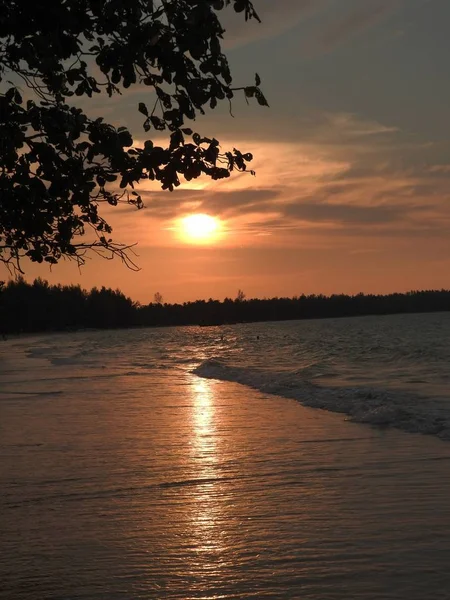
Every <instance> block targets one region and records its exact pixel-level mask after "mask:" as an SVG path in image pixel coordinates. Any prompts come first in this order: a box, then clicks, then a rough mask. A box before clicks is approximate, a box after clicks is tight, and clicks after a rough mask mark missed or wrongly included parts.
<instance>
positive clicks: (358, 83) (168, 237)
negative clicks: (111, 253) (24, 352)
mask: <svg viewBox="0 0 450 600" xmlns="http://www.w3.org/2000/svg"><path fill="white" fill-rule="evenodd" d="M255 6H256V7H257V8H258V9H259V12H260V14H261V17H262V18H263V21H264V24H263V25H262V26H258V25H257V24H255V23H248V24H245V23H242V22H240V21H236V20H230V21H229V23H228V34H229V35H228V37H227V47H228V53H229V57H230V62H231V65H232V68H233V72H234V75H235V82H236V84H241V83H245V82H247V81H252V79H253V74H254V72H255V71H258V73H259V74H260V75H261V77H262V79H263V89H264V92H265V94H266V96H267V97H268V100H269V103H270V106H271V107H270V109H267V108H262V107H259V106H257V105H252V106H247V105H246V103H245V102H244V101H243V100H242V99H240V100H237V101H236V102H235V105H234V109H233V112H234V114H235V118H231V117H230V115H229V114H228V111H227V110H225V109H224V108H221V109H218V110H216V111H214V112H211V113H210V114H208V115H207V116H206V117H205V118H203V119H199V120H198V122H196V123H195V124H194V127H193V128H194V129H195V130H197V131H199V133H201V134H202V135H210V136H215V137H217V138H218V139H219V140H220V142H221V144H222V147H223V148H232V147H237V148H239V149H240V150H242V151H245V152H252V153H253V155H254V157H255V160H254V163H253V164H252V168H254V169H255V170H256V172H257V174H256V177H252V176H251V175H248V174H244V175H239V174H237V175H235V176H234V177H231V178H230V179H228V180H225V181H220V182H212V181H209V180H207V179H199V180H197V181H195V182H191V183H190V184H187V185H183V186H181V188H180V189H179V190H177V191H176V192H174V193H169V192H162V191H160V190H159V189H158V188H157V187H149V186H148V185H147V186H142V187H141V191H142V195H143V199H144V202H145V205H146V208H145V209H144V210H142V211H139V212H136V211H135V210H133V209H131V208H128V207H125V208H123V207H121V208H118V209H114V210H113V209H111V214H110V217H108V218H110V221H111V223H112V224H113V226H114V237H115V239H116V240H117V241H122V242H125V243H134V242H138V246H137V248H136V252H137V254H138V256H137V257H136V262H137V264H138V265H139V266H140V268H141V270H140V271H139V272H137V273H135V272H131V271H128V270H127V269H126V268H125V267H124V266H123V265H122V264H121V263H119V262H117V261H114V262H109V261H102V260H101V259H99V258H95V257H92V259H91V260H88V264H87V265H86V266H85V267H83V268H82V269H81V271H79V270H78V268H77V267H76V266H75V265H74V264H71V263H67V262H63V263H62V264H61V265H58V266H57V267H54V268H53V270H52V271H51V272H50V271H49V270H48V268H47V267H42V266H39V265H31V266H30V265H29V264H26V265H24V266H25V267H26V276H27V278H29V279H32V278H33V277H35V276H41V277H44V278H46V279H48V280H49V281H51V282H54V283H56V282H61V283H69V282H75V283H80V284H81V285H82V286H83V287H86V288H89V287H91V286H94V285H97V286H101V285H105V286H111V287H114V288H116V287H119V288H121V289H122V290H123V291H124V292H125V293H126V294H128V295H130V296H131V297H132V298H133V299H135V300H139V301H141V302H149V301H151V300H152V298H153V295H154V293H155V292H157V291H159V292H160V293H161V294H162V295H163V297H164V299H165V300H166V301H168V302H174V301H185V300H191V299H195V298H209V297H214V298H223V297H225V296H232V297H234V296H235V295H236V292H237V290H238V288H242V289H244V291H245V292H246V293H247V295H248V296H282V295H283V296H292V295H295V294H301V293H327V294H328V293H333V292H337V293H339V292H345V293H357V292H359V291H364V292H378V293H383V292H392V291H406V290H409V289H425V288H442V287H447V288H448V287H450V284H449V278H448V273H449V267H450V236H449V225H450V212H449V200H450V185H449V184H450V145H449V142H448V140H449V139H450V136H449V134H450V125H449V123H450V118H449V115H448V112H449V111H448V105H449V102H448V101H449V99H450V98H449V96H450V77H449V76H448V73H447V60H446V59H447V58H448V55H449V52H447V53H446V50H447V51H450V47H449V46H450V42H449V41H448V36H447V31H446V28H445V27H444V25H443V24H444V23H446V22H448V19H449V17H450V5H449V4H448V3H446V2H443V1H441V0H407V1H406V0H403V1H402V0H389V2H388V1H387V0H386V1H385V0H365V2H364V3H361V2H360V0H358V1H357V0H340V1H339V2H337V1H336V0H317V1H316V2H309V1H307V0H277V3H276V8H277V10H274V3H273V2H271V1H270V0H256V1H255ZM230 16H231V13H230ZM441 23H442V25H441ZM145 94H148V93H147V92H143V91H142V90H139V89H138V90H134V91H130V92H127V93H125V94H124V95H123V96H122V97H121V98H119V99H117V100H115V101H114V102H111V101H109V100H108V99H106V98H105V99H104V101H103V102H104V103H101V102H100V101H99V100H98V99H96V100H95V101H94V102H93V103H92V105H88V104H86V107H85V108H86V110H88V111H89V110H90V111H91V113H92V114H104V116H105V117H106V118H107V119H110V120H111V121H112V122H114V123H116V124H126V125H127V126H129V127H130V129H131V131H132V132H133V134H134V136H135V140H142V139H144V137H143V136H144V133H143V131H142V128H141V118H140V117H141V116H140V115H139V114H138V113H137V103H138V102H139V101H141V100H143V101H145V100H146V97H145ZM196 212H201V213H206V214H209V215H212V216H214V217H217V218H218V219H220V221H221V223H222V234H221V235H220V236H219V237H218V238H213V239H212V240H211V241H210V243H207V244H202V245H196V244H192V243H189V242H188V241H186V240H184V241H183V240H180V237H179V236H177V235H176V231H174V227H176V224H177V222H178V220H179V219H180V218H181V217H183V216H184V215H187V214H190V213H196ZM6 277H7V273H6V272H4V273H3V272H2V271H0V278H6Z"/></svg>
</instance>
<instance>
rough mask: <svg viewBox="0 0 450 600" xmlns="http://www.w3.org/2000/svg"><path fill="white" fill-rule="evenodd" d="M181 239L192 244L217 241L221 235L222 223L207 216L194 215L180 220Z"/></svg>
mask: <svg viewBox="0 0 450 600" xmlns="http://www.w3.org/2000/svg"><path fill="white" fill-rule="evenodd" d="M179 232H180V236H181V238H182V239H183V240H184V241H185V242H188V243H191V244H205V243H211V242H214V241H217V240H218V239H219V237H220V233H221V222H220V220H219V219H217V218H216V217H211V216H210V215H206V214H202V213H199V214H193V215H188V216H187V217H183V218H182V219H181V220H180V225H179Z"/></svg>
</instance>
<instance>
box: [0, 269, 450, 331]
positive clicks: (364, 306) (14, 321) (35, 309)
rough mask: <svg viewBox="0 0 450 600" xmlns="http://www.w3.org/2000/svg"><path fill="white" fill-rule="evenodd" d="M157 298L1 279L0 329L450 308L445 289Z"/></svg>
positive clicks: (218, 321)
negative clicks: (176, 299) (138, 299)
mask: <svg viewBox="0 0 450 600" xmlns="http://www.w3.org/2000/svg"><path fill="white" fill-rule="evenodd" d="M155 296H156V297H159V298H160V299H161V301H158V302H151V303H149V304H147V305H141V304H139V303H137V302H133V300H131V298H128V297H127V296H125V295H124V294H123V293H122V292H121V291H120V290H112V289H109V288H105V287H102V288H101V289H98V288H93V289H92V290H90V291H86V290H84V289H83V288H81V287H80V286H78V285H70V286H63V285H50V284H49V283H48V282H47V281H44V280H42V279H36V280H35V281H34V282H33V283H31V284H30V283H27V282H26V281H25V280H24V279H22V278H19V279H17V280H16V281H9V282H8V283H7V284H1V282H0V333H3V334H8V333H19V332H38V331H70V330H77V329H85V328H100V329H104V328H122V327H149V326H167V325H205V326H206V325H223V324H230V323H242V322H254V321H279V320H291V319H321V318H330V317H349V316H358V315H384V314H394V313H417V312H437V311H448V310H450V291H449V290H429V291H412V292H408V293H405V294H388V295H384V296H382V295H372V294H357V295H355V296H347V295H344V294H339V295H337V294H336V295H332V296H323V295H310V296H305V295H301V296H296V297H294V298H270V299H258V298H254V299H248V300H247V299H245V295H244V294H243V293H242V292H241V291H239V294H238V297H237V298H236V299H231V298H225V300H223V301H219V300H213V299H210V300H207V301H206V300H196V301H195V302H185V303H184V304H167V303H165V304H163V302H162V298H161V297H160V296H159V295H158V294H156V295H155Z"/></svg>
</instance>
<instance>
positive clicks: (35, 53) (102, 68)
mask: <svg viewBox="0 0 450 600" xmlns="http://www.w3.org/2000/svg"><path fill="white" fill-rule="evenodd" d="M228 5H231V8H232V9H234V10H235V11H236V12H238V13H241V12H242V13H243V15H244V17H245V19H246V20H248V19H253V18H254V19H257V20H258V21H259V18H258V15H257V14H256V12H255V10H254V8H253V5H252V2H251V1H250V0H235V1H233V2H231V0H195V1H193V0H164V1H163V0H161V1H158V0H65V1H64V2H58V1H55V2H49V1H45V2H44V1H39V2H28V1H27V0H0V82H1V84H2V88H1V89H0V260H1V261H3V262H6V263H11V264H12V265H14V266H15V267H16V268H20V258H21V257H22V256H27V257H28V258H29V259H31V260H32V261H36V262H43V261H45V262H47V263H50V264H54V263H56V262H58V260H59V259H60V258H61V257H69V258H73V259H75V260H77V261H78V262H79V263H83V262H84V254H85V252H86V250H88V249H94V250H96V251H97V252H99V253H102V254H103V253H105V252H106V255H107V256H114V255H119V256H120V257H121V258H122V259H123V260H124V261H125V262H126V263H127V264H128V265H129V266H133V263H132V261H131V260H130V257H129V254H128V253H127V249H128V248H127V247H126V246H123V245H121V244H118V243H115V242H114V241H113V240H112V238H111V237H110V234H111V231H112V229H111V227H110V225H109V224H108V223H107V222H106V221H105V219H104V218H103V217H102V216H101V214H100V211H99V207H100V206H101V204H102V203H106V204H109V205H111V206H116V205H117V204H118V203H119V202H129V203H131V204H133V205H135V206H136V207H138V208H140V207H142V205H143V204H142V199H141V197H140V195H139V193H138V192H137V191H135V190H134V184H136V183H139V182H141V181H142V180H146V179H147V180H152V181H157V182H159V183H160V184H161V186H162V189H164V190H171V191H172V190H173V189H174V188H175V187H177V186H178V185H180V178H184V179H185V180H188V181H189V180H191V179H195V178H197V177H199V176H200V175H202V174H204V175H207V176H208V177H211V178H212V179H221V178H224V177H229V175H230V173H231V171H233V170H234V169H237V170H239V171H245V170H246V169H247V163H248V162H249V161H251V160H252V156H251V154H249V153H247V154H243V153H241V152H240V151H239V150H237V149H233V151H230V152H228V151H227V152H223V151H221V149H220V146H219V142H218V140H216V139H214V138H208V137H203V136H201V135H200V134H198V133H195V132H193V131H192V129H191V128H190V126H189V122H190V121H193V120H195V118H196V117H197V116H198V115H199V114H204V113H205V108H206V107H210V108H212V109H214V108H215V107H216V106H217V104H218V103H219V102H221V101H224V100H225V101H226V102H231V99H232V98H233V95H234V93H235V92H236V91H238V90H240V91H241V92H243V93H244V95H245V97H246V98H255V99H256V101H257V102H258V103H259V104H260V105H263V106H266V105H267V102H266V99H265V98H264V96H263V94H262V92H261V90H260V87H259V85H260V78H259V76H258V75H256V77H255V83H254V85H250V86H246V87H240V88H235V87H233V84H232V76H231V73H230V69H229V66H228V62H227V58H226V56H225V55H224V54H223V52H222V48H221V40H222V37H223V34H224V29H223V27H222V26H221V24H220V21H219V18H218V13H220V11H222V10H223V9H225V8H226V7H227V6H228ZM11 79H12V80H14V81H13V82H11V81H10V80H11ZM138 85H140V86H141V89H142V95H143V97H144V94H145V97H147V98H148V97H151V98H152V105H151V106H147V105H146V104H145V103H144V102H139V103H137V105H136V109H137V110H138V111H139V112H140V113H141V114H142V116H143V128H144V130H145V132H149V131H152V133H153V136H155V135H158V136H160V135H161V132H164V131H167V132H168V134H169V135H170V142H169V145H168V146H167V147H162V146H156V145H154V144H153V142H152V141H151V140H148V141H146V142H145V143H144V144H143V145H142V147H134V146H133V139H132V136H131V134H130V132H129V131H128V130H127V128H126V127H119V128H116V127H114V126H113V125H111V124H109V123H107V122H106V121H105V120H104V119H103V118H97V119H91V118H90V117H89V116H88V115H86V114H85V113H84V112H83V110H82V109H81V108H80V107H79V106H77V99H79V100H80V99H81V97H83V96H87V97H89V98H91V97H92V96H94V95H96V94H101V93H106V94H107V96H109V97H111V96H113V95H114V94H116V93H121V91H122V90H123V89H128V88H130V87H132V86H138ZM145 87H147V88H148V89H147V90H145V89H144V88H145ZM79 100H78V101H79ZM187 122H188V123H187ZM188 140H189V141H188ZM84 235H86V237H84V238H83V241H81V240H80V238H81V237H82V236H84Z"/></svg>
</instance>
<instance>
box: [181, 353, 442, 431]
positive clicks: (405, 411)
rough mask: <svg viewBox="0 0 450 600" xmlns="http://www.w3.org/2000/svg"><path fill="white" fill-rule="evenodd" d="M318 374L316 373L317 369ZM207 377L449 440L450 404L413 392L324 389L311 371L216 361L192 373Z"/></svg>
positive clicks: (356, 419)
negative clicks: (278, 369) (272, 368)
mask: <svg viewBox="0 0 450 600" xmlns="http://www.w3.org/2000/svg"><path fill="white" fill-rule="evenodd" d="M319 370H320V369H319ZM192 372H193V373H194V374H195V375H198V376H200V377H204V378H207V379H218V380H221V381H232V382H235V383H239V384H242V385H246V386H248V387H251V388H253V389H256V390H258V391H260V392H264V393H266V394H273V395H276V396H282V397H284V398H290V399H294V400H297V401H299V402H300V403H301V404H303V405H305V406H309V407H311V408H319V409H322V410H327V411H332V412H337V413H344V414H346V415H348V416H349V417H350V420H351V421H354V422H357V423H367V424H370V425H375V426H379V427H395V428H398V429H402V430H403V431H408V432H411V433H424V434H431V435H435V436H438V437H440V438H442V439H447V440H450V404H449V403H443V402H442V400H439V399H433V398H425V397H423V396H419V395H417V394H413V393H409V392H403V391H397V390H386V389H379V388H373V387H370V388H369V387H345V388H343V387H325V386H322V385H318V384H317V383H314V382H312V381H311V379H310V376H311V374H312V373H313V372H316V369H314V368H313V366H308V367H306V368H305V369H298V370H295V371H270V370H264V369H257V368H251V367H241V366H231V365H227V364H225V363H223V362H222V361H220V360H217V359H215V358H213V359H208V360H205V361H203V362H202V363H201V364H200V365H199V366H198V367H196V368H195V369H194V370H193V371H192Z"/></svg>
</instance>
